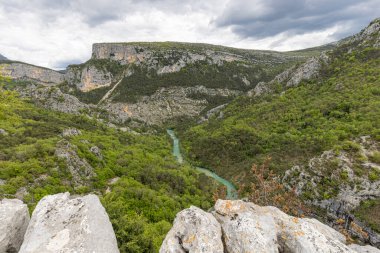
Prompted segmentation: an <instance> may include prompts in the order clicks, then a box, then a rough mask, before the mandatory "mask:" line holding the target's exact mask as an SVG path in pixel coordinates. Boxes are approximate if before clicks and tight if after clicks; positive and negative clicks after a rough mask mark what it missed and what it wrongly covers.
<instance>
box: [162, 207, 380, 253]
mask: <svg viewBox="0 0 380 253" xmlns="http://www.w3.org/2000/svg"><path fill="white" fill-rule="evenodd" d="M212 216H214V217H215V218H216V220H217V221H218V222H219V223H220V226H221V230H222V234H221V235H220V226H218V224H217V223H214V222H212V220H213V219H214V218H213V217H212ZM210 224H212V225H210ZM211 235H212V236H211ZM216 235H218V236H220V237H219V238H216V237H215V236H216ZM210 238H212V239H210ZM184 241H185V242H187V243H188V242H190V243H188V244H186V246H187V247H186V248H184V247H183V245H184V243H183V242H184ZM220 241H222V242H223V252H228V253H235V252H236V253H237V252H263V253H270V252H276V253H277V252H287V253H303V252H304V253H313V252H331V253H338V252H339V253H340V252H347V253H350V252H351V253H354V252H378V250H377V249H376V248H373V247H371V246H365V247H363V246H358V245H350V246H347V245H346V239H345V237H344V236H343V235H342V234H340V233H339V232H337V231H335V230H334V229H332V228H330V227H328V226H327V225H324V224H322V223H321V222H319V221H317V220H315V219H308V218H296V217H293V216H289V215H287V214H285V213H283V212H282V211H280V210H279V209H278V208H275V207H271V206H267V207H261V206H258V205H255V204H253V203H248V202H244V201H241V200H235V201H232V200H218V201H217V203H216V204H215V207H214V211H212V215H211V214H210V213H207V212H203V211H200V210H199V209H197V208H194V207H191V208H190V209H186V210H184V211H182V212H180V213H179V214H178V215H177V218H176V220H175V222H174V225H173V228H172V229H171V230H170V231H169V233H168V234H167V236H166V238H165V241H164V243H163V244H162V246H161V249H160V252H161V253H163V252H204V253H205V252H220V251H219V250H220V248H219V247H218V248H217V249H215V248H211V247H212V246H213V245H220ZM192 242H196V243H192ZM199 242H202V243H199ZM365 250H367V251H365Z"/></svg>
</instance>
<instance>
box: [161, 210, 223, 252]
mask: <svg viewBox="0 0 380 253" xmlns="http://www.w3.org/2000/svg"><path fill="white" fill-rule="evenodd" d="M221 238H222V230H221V228H220V225H219V223H218V222H217V221H216V219H215V218H214V216H212V214H210V213H206V212H205V211H203V210H201V209H199V208H197V207H194V206H192V207H190V208H188V209H185V210H183V211H182V212H180V213H178V214H177V217H176V218H175V220H174V225H173V228H172V229H171V230H170V232H169V233H168V234H167V236H166V238H165V240H164V242H163V244H162V247H161V249H160V253H181V252H183V253H185V252H194V253H195V252H215V253H218V252H220V253H223V243H222V239H221Z"/></svg>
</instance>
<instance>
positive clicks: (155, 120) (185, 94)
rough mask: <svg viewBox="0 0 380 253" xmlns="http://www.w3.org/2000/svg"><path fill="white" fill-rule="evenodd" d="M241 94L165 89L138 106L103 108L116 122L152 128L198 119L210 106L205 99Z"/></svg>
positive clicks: (208, 90) (226, 91)
mask: <svg viewBox="0 0 380 253" xmlns="http://www.w3.org/2000/svg"><path fill="white" fill-rule="evenodd" d="M239 94H241V92H239V91H236V90H228V89H209V88H206V87H204V86H195V87H176V86H174V87H169V88H161V89H159V90H158V91H157V92H155V93H154V94H153V95H151V96H144V97H142V98H141V99H139V101H138V102H137V103H107V104H105V105H102V107H103V109H105V110H107V111H108V112H109V113H110V115H115V116H114V117H111V119H112V120H114V121H120V122H124V121H126V120H128V119H134V120H139V121H143V122H146V123H148V124H151V125H154V124H161V123H163V122H165V121H166V120H169V119H172V118H175V117H180V116H189V117H195V116H198V115H199V114H200V113H201V111H202V110H203V109H205V108H206V107H207V105H208V102H207V101H206V100H205V99H197V97H196V96H197V95H200V97H201V96H204V95H206V96H222V97H235V96H237V95H239Z"/></svg>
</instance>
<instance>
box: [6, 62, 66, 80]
mask: <svg viewBox="0 0 380 253" xmlns="http://www.w3.org/2000/svg"><path fill="white" fill-rule="evenodd" d="M0 75H2V76H5V77H10V78H12V79H15V80H26V81H33V82H37V83H40V84H44V85H56V84H59V83H62V82H63V81H64V79H65V77H64V74H62V73H60V72H57V71H54V70H52V69H47V68H43V67H38V66H33V65H30V64H26V63H22V62H10V63H7V62H6V63H2V64H0Z"/></svg>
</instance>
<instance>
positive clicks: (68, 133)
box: [62, 128, 82, 137]
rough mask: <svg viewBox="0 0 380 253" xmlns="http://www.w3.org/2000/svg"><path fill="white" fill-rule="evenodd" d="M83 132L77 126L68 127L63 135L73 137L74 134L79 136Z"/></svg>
mask: <svg viewBox="0 0 380 253" xmlns="http://www.w3.org/2000/svg"><path fill="white" fill-rule="evenodd" d="M81 134H82V132H81V131H80V130H78V129H76V128H67V129H64V130H63V131H62V136H63V137H72V136H77V135H81Z"/></svg>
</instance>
